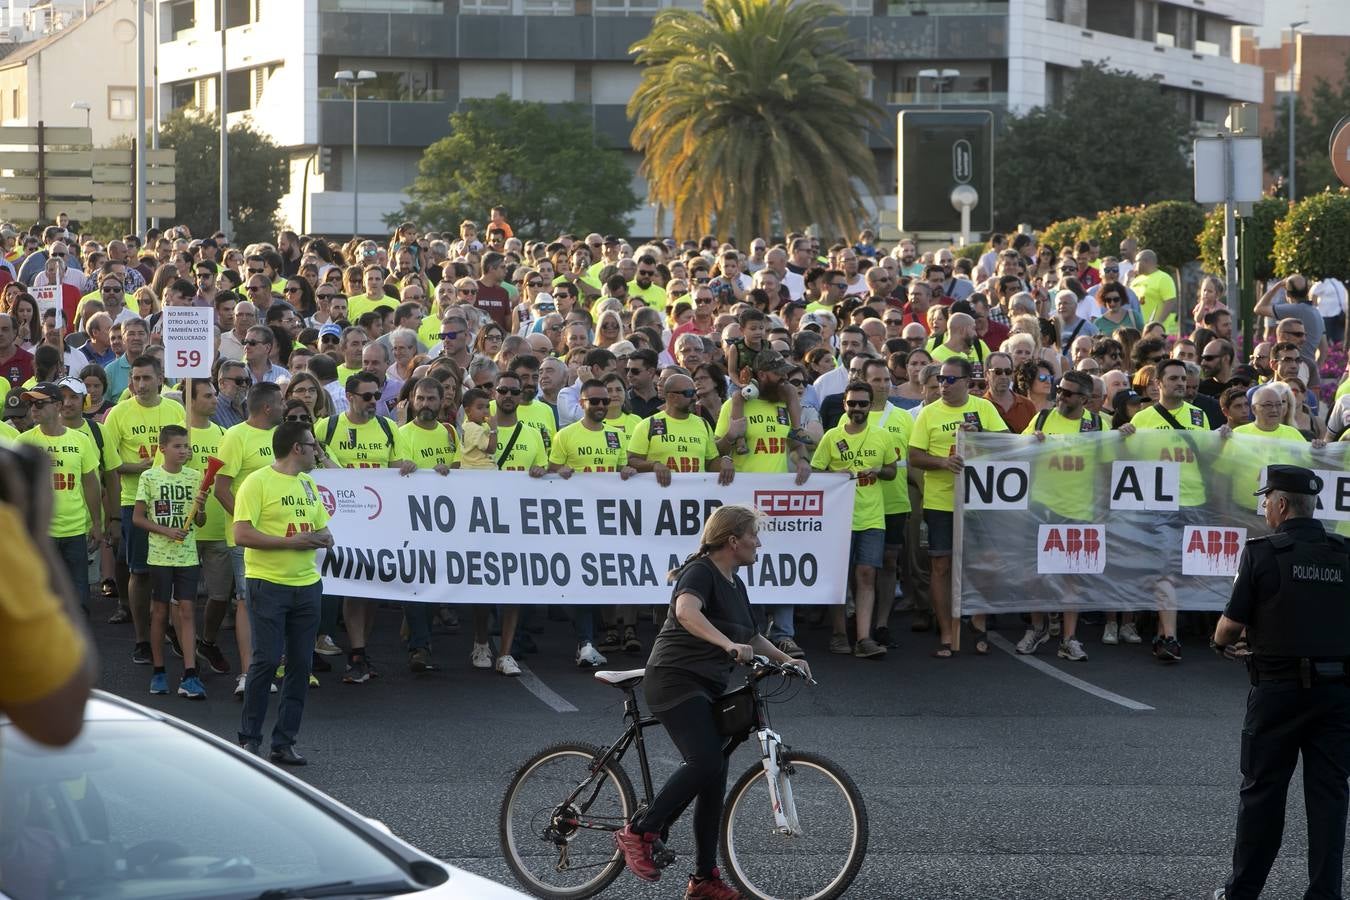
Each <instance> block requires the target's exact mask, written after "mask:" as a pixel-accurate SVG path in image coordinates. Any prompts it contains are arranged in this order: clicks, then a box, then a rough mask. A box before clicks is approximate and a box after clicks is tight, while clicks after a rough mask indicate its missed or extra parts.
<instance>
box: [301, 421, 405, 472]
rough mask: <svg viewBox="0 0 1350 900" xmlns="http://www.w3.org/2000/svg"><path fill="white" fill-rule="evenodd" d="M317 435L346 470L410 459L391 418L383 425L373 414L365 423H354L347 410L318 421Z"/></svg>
mask: <svg viewBox="0 0 1350 900" xmlns="http://www.w3.org/2000/svg"><path fill="white" fill-rule="evenodd" d="M330 428H331V429H332V439H331V440H330V439H329V436H328V435H329V429H330ZM386 428H387V429H388V433H386V431H385V429H386ZM314 436H315V437H316V438H317V439H318V440H319V441H320V442H322V443H323V445H324V447H326V448H327V449H328V455H329V457H331V458H332V460H333V462H335V463H337V464H338V465H339V466H342V468H344V469H382V468H384V467H385V466H388V465H389V464H390V463H392V462H394V461H395V460H399V459H407V458H408V452H407V449H406V447H405V446H404V443H403V438H402V436H401V435H400V434H399V430H398V425H397V423H394V422H391V421H390V420H389V419H385V420H384V423H383V424H381V423H380V421H379V420H378V419H376V418H375V417H373V416H372V417H371V418H370V420H369V421H367V422H366V423H365V424H364V425H353V424H352V420H351V419H350V418H348V416H347V414H346V413H339V414H338V415H336V416H333V417H332V418H329V419H323V420H321V421H319V422H316V423H314Z"/></svg>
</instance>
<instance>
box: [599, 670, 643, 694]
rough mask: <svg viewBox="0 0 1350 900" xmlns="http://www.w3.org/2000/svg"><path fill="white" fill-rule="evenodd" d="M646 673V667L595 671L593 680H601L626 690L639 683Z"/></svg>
mask: <svg viewBox="0 0 1350 900" xmlns="http://www.w3.org/2000/svg"><path fill="white" fill-rule="evenodd" d="M646 674H647V670H646V669H629V670H628V671H626V672H596V673H595V680H596V681H603V682H604V683H605V684H608V685H611V686H613V687H616V688H619V689H620V690H623V691H626V690H629V689H631V688H635V687H637V686H638V685H639V684H641V683H642V676H643V675H646Z"/></svg>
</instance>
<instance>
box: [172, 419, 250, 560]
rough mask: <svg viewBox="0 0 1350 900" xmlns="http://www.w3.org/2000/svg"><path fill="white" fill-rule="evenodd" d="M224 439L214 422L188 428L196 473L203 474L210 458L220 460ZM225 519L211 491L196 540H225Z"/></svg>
mask: <svg viewBox="0 0 1350 900" xmlns="http://www.w3.org/2000/svg"><path fill="white" fill-rule="evenodd" d="M254 430H255V431H256V430H257V429H256V428H255V429H254ZM224 439H225V429H224V428H223V427H221V426H220V425H217V424H216V423H215V422H207V423H206V427H205V428H189V429H188V442H189V443H190V444H191V445H192V462H191V465H192V467H193V468H194V469H196V470H197V471H198V472H205V471H206V467H207V464H208V461H209V460H210V458H211V457H213V456H214V457H215V458H216V459H220V458H221V456H220V443H221V441H223V440H224ZM227 518H229V517H228V516H226V515H225V507H223V506H221V505H220V501H219V500H217V499H216V492H215V491H214V490H213V491H211V492H210V493H209V494H207V495H206V524H205V525H203V526H202V527H201V528H198V529H197V532H196V534H197V540H199V541H223V540H225V520H226V519H227Z"/></svg>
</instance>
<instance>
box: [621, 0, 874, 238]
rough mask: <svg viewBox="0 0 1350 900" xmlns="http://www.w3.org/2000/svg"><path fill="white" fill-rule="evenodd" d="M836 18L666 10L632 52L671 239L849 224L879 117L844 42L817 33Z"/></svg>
mask: <svg viewBox="0 0 1350 900" xmlns="http://www.w3.org/2000/svg"><path fill="white" fill-rule="evenodd" d="M839 14H840V12H839V9H838V8H837V7H835V6H832V5H830V4H828V3H825V2H821V0H800V2H794V0H705V3H704V7H703V12H701V13H700V12H694V11H692V10H686V9H669V10H666V11H664V12H662V13H661V14H660V15H659V16H657V18H656V22H655V23H654V25H653V27H652V30H651V32H650V33H649V34H648V35H647V36H646V37H645V38H643V39H642V40H641V41H639V42H638V43H636V44H634V45H633V46H632V48H630V51H629V52H631V53H634V54H636V55H637V62H638V63H639V64H641V65H644V66H646V69H645V70H644V71H643V73H642V82H641V84H640V85H639V86H638V89H637V91H636V92H635V93H634V94H633V97H632V99H631V100H630V101H629V103H628V115H629V116H630V117H631V118H633V119H634V121H635V122H636V125H635V126H634V128H633V136H632V141H633V146H634V147H636V148H637V149H638V150H639V151H641V152H642V153H643V154H645V159H644V161H643V163H642V174H643V175H644V176H645V177H646V178H647V181H648V185H649V187H650V190H651V192H652V196H653V198H654V199H655V200H656V201H657V203H659V204H661V205H663V206H666V207H669V208H670V209H671V211H672V213H673V214H674V219H675V233H676V234H678V235H680V236H681V237H696V236H698V235H699V234H702V233H703V232H704V231H705V229H708V228H710V227H711V228H713V229H714V230H715V232H716V233H717V234H718V235H719V236H720V237H723V238H725V237H729V236H733V235H734V236H736V237H737V238H739V239H740V240H741V241H749V240H750V238H751V236H754V235H762V236H768V235H769V234H772V233H773V232H774V230H775V226H777V228H779V229H783V230H786V229H787V228H800V227H805V226H806V225H809V224H813V223H814V224H817V225H820V226H822V227H823V228H824V229H825V233H827V234H847V233H850V232H852V231H853V230H854V229H855V228H856V227H857V224H858V221H859V219H860V217H861V216H862V215H863V212H864V211H863V203H862V197H861V195H860V193H859V187H858V182H859V181H860V182H861V183H862V186H864V187H866V188H868V189H870V190H872V191H875V190H876V184H877V177H876V167H875V163H874V161H873V157H872V151H871V150H870V149H869V148H868V146H867V134H866V132H867V128H868V127H869V126H874V125H877V124H879V123H880V121H881V118H882V111H881V109H880V108H879V107H877V106H876V105H875V104H873V103H872V102H871V101H870V100H869V99H868V98H867V97H866V96H865V93H864V92H865V89H866V84H865V82H864V80H863V77H862V75H861V73H860V72H859V71H858V70H857V68H855V67H854V66H853V64H852V63H850V62H849V61H848V60H847V59H846V58H845V56H844V53H843V50H844V48H845V47H846V46H847V43H848V36H847V34H846V33H845V32H844V31H843V29H841V28H837V27H826V25H825V19H826V18H827V17H829V16H832V15H839ZM855 179H856V181H855Z"/></svg>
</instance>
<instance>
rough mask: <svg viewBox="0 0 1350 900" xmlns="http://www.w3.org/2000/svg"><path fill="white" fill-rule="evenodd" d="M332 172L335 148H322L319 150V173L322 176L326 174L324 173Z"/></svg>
mask: <svg viewBox="0 0 1350 900" xmlns="http://www.w3.org/2000/svg"><path fill="white" fill-rule="evenodd" d="M331 171H333V148H332V147H320V148H319V172H320V173H321V174H322V173H324V172H331Z"/></svg>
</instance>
